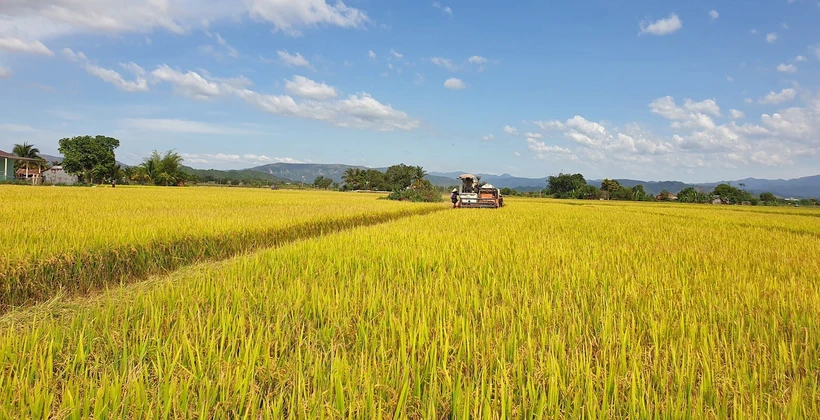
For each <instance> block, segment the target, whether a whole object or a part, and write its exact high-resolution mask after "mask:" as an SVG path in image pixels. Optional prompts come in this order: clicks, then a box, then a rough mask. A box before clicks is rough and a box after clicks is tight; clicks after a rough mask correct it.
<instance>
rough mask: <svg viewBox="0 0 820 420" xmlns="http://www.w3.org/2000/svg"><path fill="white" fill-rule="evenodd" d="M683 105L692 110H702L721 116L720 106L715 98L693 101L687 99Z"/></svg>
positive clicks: (705, 112)
mask: <svg viewBox="0 0 820 420" xmlns="http://www.w3.org/2000/svg"><path fill="white" fill-rule="evenodd" d="M683 107H684V108H685V109H686V110H689V111H692V112H702V113H704V114H710V115H713V116H715V117H719V116H720V107H719V106H718V104H717V102H715V100H714V99H706V100H704V101H701V102H693V101H692V100H691V99H686V100H685V101H684V103H683Z"/></svg>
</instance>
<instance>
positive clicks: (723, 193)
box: [712, 184, 752, 204]
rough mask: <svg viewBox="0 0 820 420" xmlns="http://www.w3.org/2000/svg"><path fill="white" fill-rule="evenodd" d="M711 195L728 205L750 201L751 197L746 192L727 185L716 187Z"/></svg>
mask: <svg viewBox="0 0 820 420" xmlns="http://www.w3.org/2000/svg"><path fill="white" fill-rule="evenodd" d="M712 194H714V195H716V196H719V197H720V198H721V199H723V200H726V201H728V202H729V204H740V203H742V202H744V201H748V202H751V201H752V195H751V194H750V193H749V192H748V191H744V190H741V189H739V188H735V187H733V186H731V185H729V184H720V185H718V186H717V187H715V189H714V191H712Z"/></svg>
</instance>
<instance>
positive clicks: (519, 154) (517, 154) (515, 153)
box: [513, 152, 521, 157]
mask: <svg viewBox="0 0 820 420" xmlns="http://www.w3.org/2000/svg"><path fill="white" fill-rule="evenodd" d="M513 154H514V155H516V156H518V157H521V153H518V152H513Z"/></svg>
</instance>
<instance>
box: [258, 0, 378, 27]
mask: <svg viewBox="0 0 820 420" xmlns="http://www.w3.org/2000/svg"><path fill="white" fill-rule="evenodd" d="M245 5H246V6H247V8H248V12H249V13H250V15H251V17H254V18H257V19H261V20H265V21H268V22H270V23H271V24H272V25H273V27H274V29H275V30H277V31H282V32H284V33H285V34H287V35H291V36H300V35H301V34H302V31H301V30H302V28H315V27H318V26H319V25H327V26H338V27H342V28H360V27H362V26H364V24H366V23H368V22H369V21H370V19H369V18H368V17H367V14H366V13H365V12H363V11H361V10H359V9H355V8H352V7H348V6H347V5H345V4H344V3H343V2H342V1H341V0H339V1H336V2H334V4H333V5H331V4H328V3H327V2H326V1H325V0H245Z"/></svg>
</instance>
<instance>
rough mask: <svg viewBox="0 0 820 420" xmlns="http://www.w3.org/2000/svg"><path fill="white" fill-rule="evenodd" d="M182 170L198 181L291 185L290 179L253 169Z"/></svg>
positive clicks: (184, 167) (183, 166)
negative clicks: (197, 178)
mask: <svg viewBox="0 0 820 420" xmlns="http://www.w3.org/2000/svg"><path fill="white" fill-rule="evenodd" d="M182 170H183V171H184V172H185V173H187V174H191V175H196V176H198V177H199V179H200V180H206V179H217V180H224V181H245V182H247V181H262V182H273V183H277V184H286V183H292V182H293V181H291V180H290V179H287V178H282V177H278V176H275V175H271V174H267V173H265V172H259V171H255V170H253V169H240V170H235V171H220V170H218V169H194V168H191V167H189V166H185V165H182Z"/></svg>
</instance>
